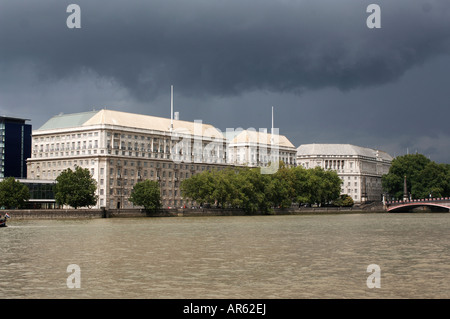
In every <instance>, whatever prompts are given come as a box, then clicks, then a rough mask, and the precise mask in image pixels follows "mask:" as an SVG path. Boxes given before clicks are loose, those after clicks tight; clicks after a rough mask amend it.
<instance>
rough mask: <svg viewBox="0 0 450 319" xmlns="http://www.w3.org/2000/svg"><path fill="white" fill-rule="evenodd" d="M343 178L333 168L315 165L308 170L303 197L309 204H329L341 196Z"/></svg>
mask: <svg viewBox="0 0 450 319" xmlns="http://www.w3.org/2000/svg"><path fill="white" fill-rule="evenodd" d="M341 184H342V180H341V179H340V178H339V176H338V174H337V173H336V172H335V171H332V170H327V171H326V170H324V169H323V168H321V167H314V168H310V169H308V170H307V176H306V185H305V186H306V187H305V190H304V195H303V197H304V198H306V199H307V202H308V203H309V204H319V205H323V204H327V203H330V202H332V201H334V200H336V199H338V198H339V195H340V193H341Z"/></svg>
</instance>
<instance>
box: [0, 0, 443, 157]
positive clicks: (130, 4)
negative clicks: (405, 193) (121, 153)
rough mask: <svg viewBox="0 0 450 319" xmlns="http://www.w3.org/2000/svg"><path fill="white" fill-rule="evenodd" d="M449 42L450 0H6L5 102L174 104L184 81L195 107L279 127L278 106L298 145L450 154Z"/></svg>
mask: <svg viewBox="0 0 450 319" xmlns="http://www.w3.org/2000/svg"><path fill="white" fill-rule="evenodd" d="M72 3H75V4H78V5H79V6H80V8H81V28H79V29H76V28H74V29H69V28H68V27H67V24H66V20H67V18H68V17H69V15H70V14H71V13H67V12H66V9H67V7H68V5H70V4H72ZM371 3H375V4H378V5H379V6H380V8H381V28H379V29H378V28H374V29H370V28H368V27H367V24H366V20H367V17H368V16H369V15H370V13H367V12H366V9H367V6H368V5H369V4H371ZM449 54H450V1H448V0H396V1H392V0H370V1H366V0H146V1H144V0H128V1H123V0H121V1H119V0H70V1H64V0H38V1H36V0H0V115H7V116H15V117H25V118H29V119H31V124H32V125H33V129H37V128H39V127H40V126H41V125H42V124H44V123H45V122H46V121H47V120H48V119H49V118H51V117H52V116H54V115H57V114H59V113H61V112H63V113H74V112H84V111H90V110H93V109H97V110H98V109H102V108H107V109H113V110H120V111H126V112H134V113H140V114H148V115H155V116H163V117H170V85H174V108H175V111H178V112H180V119H183V120H190V121H193V120H196V119H199V120H202V121H203V122H204V123H209V124H212V125H214V126H216V127H218V128H219V129H221V130H222V131H225V130H226V129H227V128H238V127H241V128H244V129H247V128H256V129H259V128H268V129H270V126H271V107H272V106H274V109H275V123H274V124H275V127H277V128H279V130H280V134H283V135H285V136H287V137H288V138H289V140H290V141H291V142H292V143H293V144H294V145H295V146H296V147H298V146H299V145H301V144H306V143H350V144H355V145H359V146H366V147H373V148H378V149H381V150H384V151H387V152H388V153H390V154H391V155H392V156H398V155H403V154H405V153H406V152H407V151H409V152H410V153H412V152H416V151H417V152H419V153H422V154H425V155H426V156H429V157H430V158H431V159H432V160H434V161H436V162H441V163H442V162H445V163H450V125H449V123H450V107H449V106H450V85H449V84H450V81H449V79H450V55H449Z"/></svg>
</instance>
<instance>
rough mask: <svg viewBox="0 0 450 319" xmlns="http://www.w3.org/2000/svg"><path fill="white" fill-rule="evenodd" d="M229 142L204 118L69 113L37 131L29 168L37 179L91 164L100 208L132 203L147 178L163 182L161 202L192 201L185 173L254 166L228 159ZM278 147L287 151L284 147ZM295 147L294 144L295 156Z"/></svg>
mask: <svg viewBox="0 0 450 319" xmlns="http://www.w3.org/2000/svg"><path fill="white" fill-rule="evenodd" d="M280 140H282V141H283V143H286V141H285V140H287V139H286V138H285V137H281V139H280ZM288 143H289V144H290V142H289V141H288ZM230 145H231V144H230V141H229V140H227V139H226V138H225V136H224V135H223V134H222V132H221V131H220V130H218V129H216V128H215V127H213V126H212V125H209V124H203V123H201V121H194V122H188V121H180V120H171V119H166V118H161V117H154V116H148V115H140V114H133V113H126V112H119V111H112V110H100V111H92V112H83V113H75V114H65V115H58V116H54V117H52V118H51V119H49V120H48V121H47V122H46V123H45V124H44V125H42V126H41V127H40V128H39V129H37V130H34V131H33V133H32V155H31V158H29V159H28V160H27V173H28V178H29V179H33V180H55V179H56V178H57V177H58V175H59V174H60V173H61V172H62V171H63V170H65V169H67V168H71V169H74V168H75V167H76V166H80V167H82V168H87V169H88V170H89V172H90V173H91V176H92V177H93V178H94V179H95V180H96V181H97V194H96V195H97V196H98V201H97V204H96V206H95V207H96V208H100V207H106V208H110V209H111V208H113V209H114V208H132V207H134V206H133V204H132V203H131V202H129V200H128V198H129V196H130V195H131V191H132V189H133V186H134V185H135V184H136V183H137V182H139V181H142V180H145V179H150V180H155V181H158V182H159V184H160V188H161V198H162V204H163V207H183V206H187V207H188V206H190V205H193V204H195V203H193V202H191V201H190V200H189V199H185V198H183V196H182V194H181V190H180V183H181V181H182V180H183V179H186V178H189V177H191V176H192V175H194V174H197V173H200V172H202V171H204V170H213V169H215V170H221V169H225V168H228V167H232V166H245V165H247V166H253V165H250V163H248V162H245V163H244V162H240V161H239V162H236V161H234V160H233V161H229V160H228V159H227V151H232V150H233V149H234V148H235V147H236V146H237V144H234V145H231V146H230ZM247 145H248V143H247ZM277 149H280V150H281V152H283V153H282V154H283V156H284V152H285V151H286V150H285V149H286V147H285V146H284V145H282V146H281V147H280V148H278V147H277ZM295 151H296V150H295V148H294V147H293V146H292V144H290V146H289V152H290V153H289V157H287V155H286V158H289V160H290V161H291V162H292V161H293V159H295ZM252 164H253V163H252ZM254 164H257V163H254Z"/></svg>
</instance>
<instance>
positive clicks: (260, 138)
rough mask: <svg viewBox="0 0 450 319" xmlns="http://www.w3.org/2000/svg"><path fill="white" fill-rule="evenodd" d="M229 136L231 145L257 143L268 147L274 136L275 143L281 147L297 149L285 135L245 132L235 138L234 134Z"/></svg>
mask: <svg viewBox="0 0 450 319" xmlns="http://www.w3.org/2000/svg"><path fill="white" fill-rule="evenodd" d="M228 136H229V138H230V139H231V138H232V140H231V141H230V143H231V144H249V143H255V144H267V145H271V138H272V136H273V137H274V142H278V145H279V146H283V147H290V148H293V149H295V146H294V145H293V144H292V143H291V142H290V141H289V140H288V139H287V137H286V136H284V135H272V134H270V133H264V132H257V131H253V130H243V131H242V132H240V133H238V134H235V135H234V136H233V135H232V134H229V135H228ZM277 139H278V141H277Z"/></svg>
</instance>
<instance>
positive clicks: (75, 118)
mask: <svg viewBox="0 0 450 319" xmlns="http://www.w3.org/2000/svg"><path fill="white" fill-rule="evenodd" d="M170 123H171V120H170V119H167V118H163V117H157V116H150V115H142V114H134V113H127V112H121V111H113V110H100V111H91V112H84V113H75V114H64V115H57V116H54V117H52V118H51V119H50V120H48V121H47V122H46V123H45V124H44V125H43V126H41V127H40V128H39V129H38V130H39V131H42V130H52V129H61V128H71V127H80V126H81V127H88V126H94V125H114V126H123V127H128V128H140V129H146V130H156V131H162V132H170ZM197 125H198V126H197ZM200 128H201V130H200ZM173 129H174V131H176V132H180V133H186V134H191V135H199V134H202V136H205V137H214V138H220V139H223V135H222V134H221V132H220V131H219V130H218V129H216V128H215V127H214V126H212V125H210V124H203V123H201V124H200V123H199V124H196V123H195V122H188V121H180V120H173Z"/></svg>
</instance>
